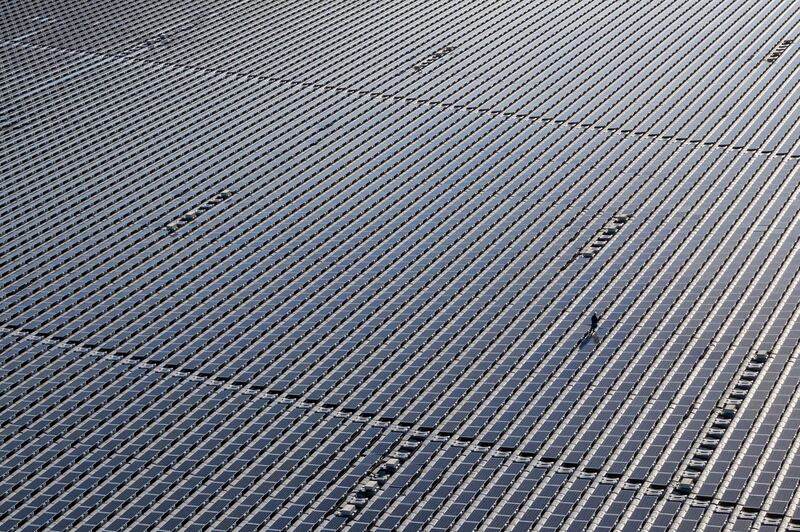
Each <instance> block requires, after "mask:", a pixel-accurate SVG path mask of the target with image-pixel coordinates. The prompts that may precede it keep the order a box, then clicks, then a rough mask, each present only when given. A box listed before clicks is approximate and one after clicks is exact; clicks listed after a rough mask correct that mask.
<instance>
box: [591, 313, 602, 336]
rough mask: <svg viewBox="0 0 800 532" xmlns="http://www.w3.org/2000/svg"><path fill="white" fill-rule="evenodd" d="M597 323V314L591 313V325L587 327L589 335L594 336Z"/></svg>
mask: <svg viewBox="0 0 800 532" xmlns="http://www.w3.org/2000/svg"><path fill="white" fill-rule="evenodd" d="M599 321H600V319H599V318H598V317H597V314H595V313H592V324H591V326H590V327H589V334H594V333H595V332H597V322H599Z"/></svg>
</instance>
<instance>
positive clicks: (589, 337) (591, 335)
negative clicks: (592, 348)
mask: <svg viewBox="0 0 800 532" xmlns="http://www.w3.org/2000/svg"><path fill="white" fill-rule="evenodd" d="M590 342H591V343H592V344H594V345H597V344H599V343H600V337H599V336H597V333H596V332H595V331H589V332H588V333H586V334H584V335H583V338H581V339H580V340H578V347H579V348H584V347H586V346H587V345H588V344H589V343H590Z"/></svg>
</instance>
